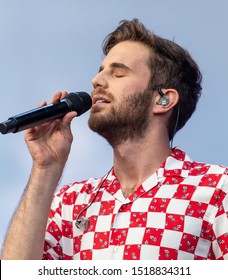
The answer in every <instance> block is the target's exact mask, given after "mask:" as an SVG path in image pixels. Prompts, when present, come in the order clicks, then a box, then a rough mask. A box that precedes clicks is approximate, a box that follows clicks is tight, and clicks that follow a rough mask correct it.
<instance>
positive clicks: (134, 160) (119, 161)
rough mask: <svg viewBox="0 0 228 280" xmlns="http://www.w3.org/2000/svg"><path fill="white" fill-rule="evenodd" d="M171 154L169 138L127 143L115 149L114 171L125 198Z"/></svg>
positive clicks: (145, 139) (151, 138) (144, 139)
mask: <svg viewBox="0 0 228 280" xmlns="http://www.w3.org/2000/svg"><path fill="white" fill-rule="evenodd" d="M170 153H171V148H170V145H169V141H168V137H156V138H153V137H150V138H143V139H141V140H140V141H136V142H128V141H126V142H125V143H122V144H120V145H118V146H116V147H114V170H115V174H116V176H117V178H118V180H119V182H120V184H121V188H122V191H123V194H124V195H125V197H128V196H129V195H130V194H131V193H133V192H134V191H135V190H136V188H137V187H138V186H139V185H140V184H142V183H143V182H144V181H145V180H146V179H147V178H148V177H149V176H150V175H152V174H153V173H154V172H155V171H156V170H157V169H158V168H159V167H160V166H161V164H162V163H163V162H164V161H165V159H166V158H167V156H168V155H169V154H170Z"/></svg>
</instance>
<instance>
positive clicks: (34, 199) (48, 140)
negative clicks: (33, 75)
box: [2, 41, 178, 260]
mask: <svg viewBox="0 0 228 280" xmlns="http://www.w3.org/2000/svg"><path fill="white" fill-rule="evenodd" d="M148 59H149V50H148V48H147V47H146V46H144V45H142V44H140V43H136V42H128V41H125V42H121V43H119V44H117V45H116V46H114V47H113V48H112V49H111V50H110V52H109V53H108V55H107V56H106V57H105V59H104V61H103V63H102V65H101V68H100V71H99V73H98V74H97V75H96V76H95V77H94V79H93V80H92V84H93V87H94V93H93V106H92V109H91V117H90V118H92V119H96V118H98V117H99V118H102V117H105V115H107V114H109V113H110V110H111V108H112V107H116V108H117V107H118V106H121V102H122V101H123V98H124V96H129V95H132V94H137V93H138V92H143V91H144V90H145V89H146V88H147V84H148V82H149V78H150V70H149V68H148V63H147V61H148ZM120 65H121V67H120ZM123 65H124V66H126V67H123ZM163 92H164V93H165V94H166V95H167V97H168V98H169V101H170V102H169V104H168V105H167V106H161V105H157V104H156V102H157V101H158V100H159V99H160V96H159V95H158V94H157V93H154V94H153V97H152V100H151V104H150V110H149V115H148V118H149V122H148V125H147V128H146V131H145V134H144V137H142V138H140V139H138V138H136V139H134V140H125V141H122V142H120V143H119V144H117V145H113V152H114V169H115V173H116V176H117V178H118V179H119V181H120V184H121V187H122V191H123V195H124V196H125V197H128V196H129V195H130V194H131V193H132V192H133V191H134V190H135V189H136V188H137V186H139V185H140V184H141V183H142V182H143V181H144V180H145V179H146V178H148V177H149V176H150V175H151V174H152V173H153V172H154V171H155V170H156V169H157V168H158V167H159V166H160V165H161V163H162V162H163V161H164V160H165V159H166V157H167V156H168V155H169V154H170V152H171V149H170V145H169V138H168V133H167V129H166V124H167V120H168V118H169V116H170V113H171V111H172V108H173V106H175V104H176V103H177V102H178V94H177V92H176V91H175V90H173V89H164V90H163ZM66 95H67V92H57V93H56V94H55V95H54V96H53V98H52V100H51V101H50V103H57V102H59V100H61V99H63V98H64V97H65V96H66ZM102 98H108V99H109V103H96V101H97V100H98V99H102ZM45 104H46V103H45V102H42V103H41V104H40V106H43V105H45ZM133 109H134V108H133ZM75 116H76V113H75V112H71V113H68V114H67V115H65V117H64V118H63V119H61V120H55V121H52V122H51V123H46V124H43V125H40V126H38V127H35V128H32V129H29V130H27V132H26V134H25V141H26V144H27V146H28V149H29V152H30V154H31V156H32V159H33V166H32V170H31V174H30V178H29V181H28V184H27V186H26V189H25V192H24V194H23V197H22V200H21V202H20V205H19V207H18V209H17V210H16V212H15V214H14V217H13V219H12V222H11V225H10V227H9V231H8V234H7V236H6V240H5V244H4V248H3V251H2V259H11V260H12V259H16V260H19V259H30V260H32V259H41V258H42V252H43V243H44V236H45V228H46V223H47V218H48V213H49V210H50V205H51V201H52V197H53V194H54V192H55V189H56V186H57V185H58V182H59V180H60V178H61V175H62V172H63V169H64V166H65V163H66V161H67V158H68V155H69V153H70V148H71V144H72V140H73V136H72V132H71V129H70V123H71V121H72V120H73V118H74V117H75Z"/></svg>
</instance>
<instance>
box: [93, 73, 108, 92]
mask: <svg viewBox="0 0 228 280" xmlns="http://www.w3.org/2000/svg"><path fill="white" fill-rule="evenodd" d="M92 85H93V87H94V88H97V87H102V88H107V87H108V81H107V78H106V77H105V74H104V73H103V72H102V71H101V72H98V73H97V75H96V76H94V77H93V79H92Z"/></svg>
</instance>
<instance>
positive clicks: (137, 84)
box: [89, 41, 152, 146]
mask: <svg viewBox="0 0 228 280" xmlns="http://www.w3.org/2000/svg"><path fill="white" fill-rule="evenodd" d="M148 61H149V49H148V48H147V47H146V46H144V45H143V44H140V43H138V42H130V41H124V42H121V43H119V44H117V45H116V46H114V47H113V48H112V49H111V50H110V52H109V53H108V55H107V56H106V57H105V59H104V61H103V63H102V65H101V67H100V71H99V73H98V74H97V75H96V76H95V77H94V79H93V81H92V83H93V86H94V91H93V93H92V99H93V105H92V108H91V114H90V118H89V126H90V128H91V129H92V130H93V131H95V132H97V133H99V134H100V135H102V136H103V137H105V138H106V139H107V140H108V141H109V143H110V144H111V145H113V146H115V145H118V144H120V143H122V142H123V141H126V140H134V139H137V138H141V137H142V136H143V135H144V133H145V131H146V128H147V125H148V122H149V115H150V114H149V112H150V105H151V98H152V92H150V91H148V84H149V80H150V70H149V66H148Z"/></svg>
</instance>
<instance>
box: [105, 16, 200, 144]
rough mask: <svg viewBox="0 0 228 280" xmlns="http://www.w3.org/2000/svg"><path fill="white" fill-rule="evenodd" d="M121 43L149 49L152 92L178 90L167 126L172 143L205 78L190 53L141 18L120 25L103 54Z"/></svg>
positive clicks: (107, 39) (107, 43) (197, 96)
mask: <svg viewBox="0 0 228 280" xmlns="http://www.w3.org/2000/svg"><path fill="white" fill-rule="evenodd" d="M122 41H134V42H141V43H143V44H145V45H146V46H148V47H149V48H150V50H151V55H150V60H149V62H148V63H149V66H150V69H151V79H150V82H149V85H148V88H149V89H151V90H153V91H154V90H157V88H158V87H159V86H161V87H162V88H174V89H176V90H177V91H178V94H179V102H178V104H177V105H176V106H175V107H174V108H173V112H172V114H171V116H170V119H169V123H168V127H167V129H168V133H169V139H170V140H172V139H173V137H174V135H175V133H176V132H177V131H178V130H180V129H181V128H182V127H183V126H184V125H185V123H186V122H187V121H188V120H189V118H190V117H191V115H192V114H193V112H194V111H195V109H196V104H197V102H198V100H199V97H200V96H201V89H202V87H201V81H202V75H201V72H200V70H199V67H198V65H197V64H196V62H195V61H194V60H193V59H192V57H191V56H190V54H189V53H188V51H186V50H184V49H183V48H182V47H180V46H179V45H177V44H176V43H174V42H173V41H170V40H167V39H164V38H161V37H159V36H157V35H155V34H154V33H152V32H151V31H149V30H148V29H146V27H145V26H144V25H143V24H142V23H141V22H140V21H139V20H138V19H133V20H122V21H121V22H120V24H119V26H118V27H117V28H116V30H114V31H113V32H112V33H110V34H109V35H108V36H107V37H106V38H105V40H104V42H103V52H104V54H105V55H107V54H108V52H109V51H110V49H111V48H113V47H114V46H115V45H116V44H118V43H120V42H122Z"/></svg>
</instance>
